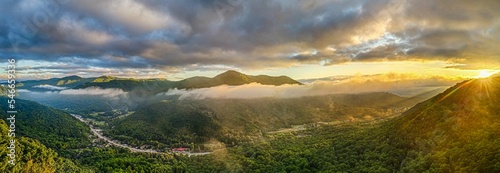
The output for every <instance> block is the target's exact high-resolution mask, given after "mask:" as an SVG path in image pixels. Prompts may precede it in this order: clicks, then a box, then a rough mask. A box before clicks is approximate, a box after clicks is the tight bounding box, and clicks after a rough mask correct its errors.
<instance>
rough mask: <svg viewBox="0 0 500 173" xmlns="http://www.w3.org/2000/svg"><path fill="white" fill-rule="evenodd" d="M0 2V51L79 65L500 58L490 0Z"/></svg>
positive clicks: (253, 65) (480, 62)
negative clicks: (0, 3)
mask: <svg viewBox="0 0 500 173" xmlns="http://www.w3.org/2000/svg"><path fill="white" fill-rule="evenodd" d="M2 3H3V4H2V5H1V6H0V21H1V22H0V57H2V58H11V57H16V58H20V59H24V60H34V61H44V62H52V63H58V62H73V61H75V62H78V63H76V64H78V65H82V64H84V65H85V66H83V67H81V68H86V69H91V68H108V69H112V70H118V69H120V68H131V69H137V70H144V69H151V68H153V69H157V70H161V71H182V70H190V67H198V66H204V67H211V66H213V67H217V66H228V67H234V68H247V69H259V68H268V67H290V66H295V65H301V64H321V65H330V64H338V63H345V62H353V61H362V62H363V61H387V60H389V61H399V60H446V61H450V62H453V63H457V64H459V65H456V66H450V68H460V69H479V68H491V69H497V68H498V66H500V61H499V59H500V49H498V47H499V46H500V10H498V9H500V1H496V0H478V1H467V0H459V1H456V0H442V1H432V0H403V1H400V0H356V1H352V0H339V1H328V0H311V1H299V0H273V1H269V0H255V1H243V0H184V1H174V0H166V1H159V0H141V1H139V0H123V1H99V0H88V1H84V0H47V1H36V0H19V1H13V0H11V1H4V2H2ZM54 68H55V69H54V70H64V67H58V66H55V67H54Z"/></svg>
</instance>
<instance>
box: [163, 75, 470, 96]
mask: <svg viewBox="0 0 500 173" xmlns="http://www.w3.org/2000/svg"><path fill="white" fill-rule="evenodd" d="M462 80H463V79H459V78H457V79H449V78H444V77H440V76H416V75H412V74H395V73H390V74H382V75H373V76H352V77H349V78H343V77H342V78H334V79H333V80H322V81H321V80H317V81H316V82H314V83H310V84H307V85H281V86H271V85H261V84H258V83H252V84H247V85H241V86H227V85H223V86H217V87H212V88H202V89H193V90H184V89H183V90H178V89H173V90H170V91H168V92H166V93H162V94H160V95H180V97H179V99H207V98H225V99H229V98H237V99H252V98H263V97H276V98H290V97H302V96H314V95H325V94H354V93H368V92H392V93H395V94H399V95H402V96H414V95H417V94H420V93H423V92H426V91H430V90H434V89H443V88H448V87H449V86H451V85H453V84H455V83H457V82H460V81H462Z"/></svg>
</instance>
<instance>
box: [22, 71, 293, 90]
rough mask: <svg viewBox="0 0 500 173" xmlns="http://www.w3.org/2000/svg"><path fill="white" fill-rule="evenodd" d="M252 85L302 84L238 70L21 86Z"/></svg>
mask: <svg viewBox="0 0 500 173" xmlns="http://www.w3.org/2000/svg"><path fill="white" fill-rule="evenodd" d="M249 83H260V84H263V85H275V86H278V85H284V84H292V85H293V84H297V85H302V83H300V82H298V81H296V80H294V79H292V78H290V77H287V76H268V75H258V76H252V75H246V74H243V73H240V72H237V71H234V70H228V71H226V72H224V73H221V74H218V75H216V76H214V77H212V78H210V77H201V76H195V77H190V78H187V79H184V80H180V81H170V80H167V79H162V78H160V79H158V78H154V79H134V78H119V77H114V76H99V77H91V78H82V77H80V76H76V75H72V76H66V77H62V78H51V79H46V80H29V81H23V82H20V84H18V87H19V88H21V89H30V90H44V89H43V88H40V87H38V88H37V86H41V85H52V86H57V87H65V88H68V89H84V88H88V87H98V88H103V89H105V88H119V89H122V90H124V91H133V90H143V91H146V92H149V93H158V92H163V91H167V90H168V89H173V88H178V89H192V88H206V87H214V86H219V85H244V84H249Z"/></svg>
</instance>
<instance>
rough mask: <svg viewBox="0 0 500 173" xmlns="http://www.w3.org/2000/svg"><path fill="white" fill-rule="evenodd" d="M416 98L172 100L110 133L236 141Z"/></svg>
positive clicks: (354, 117) (374, 115) (392, 109)
mask: <svg viewBox="0 0 500 173" xmlns="http://www.w3.org/2000/svg"><path fill="white" fill-rule="evenodd" d="M373 100H377V101H373ZM416 101H417V100H409V99H408V98H404V97H399V96H396V95H393V94H390V93H369V94H338V95H328V96H312V97H302V98H289V99H277V98H262V99H206V100H175V99H173V100H169V101H162V102H160V103H155V104H152V105H149V106H146V107H144V108H141V109H140V110H138V111H137V112H136V113H134V114H132V115H130V116H127V117H125V118H122V119H117V120H116V121H114V122H113V128H112V129H110V131H109V134H110V135H112V136H114V137H117V138H119V139H120V140H126V141H128V142H129V143H132V144H136V145H141V144H146V143H155V142H160V143H163V144H166V145H171V144H174V145H177V146H178V145H182V143H191V142H195V143H203V142H206V141H208V140H210V139H211V138H215V139H217V140H219V141H222V142H224V143H226V144H234V143H237V142H238V141H249V140H252V139H255V138H256V137H258V136H261V135H262V134H263V133H267V132H270V131H277V130H280V129H283V128H292V127H293V126H294V125H302V126H304V125H306V126H310V125H314V124H315V123H319V122H322V123H333V124H338V123H348V122H363V121H374V120H377V119H383V118H387V117H390V116H394V115H398V114H400V113H401V112H402V111H403V110H405V109H407V108H409V107H411V106H413V104H416ZM399 102H404V103H406V104H398V103H399Z"/></svg>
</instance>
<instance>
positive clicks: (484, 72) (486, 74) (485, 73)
mask: <svg viewBox="0 0 500 173" xmlns="http://www.w3.org/2000/svg"><path fill="white" fill-rule="evenodd" d="M495 73H496V72H495V71H488V70H481V71H480V72H479V74H478V75H477V76H475V77H474V78H476V79H480V78H487V77H490V76H491V75H493V74H495Z"/></svg>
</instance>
